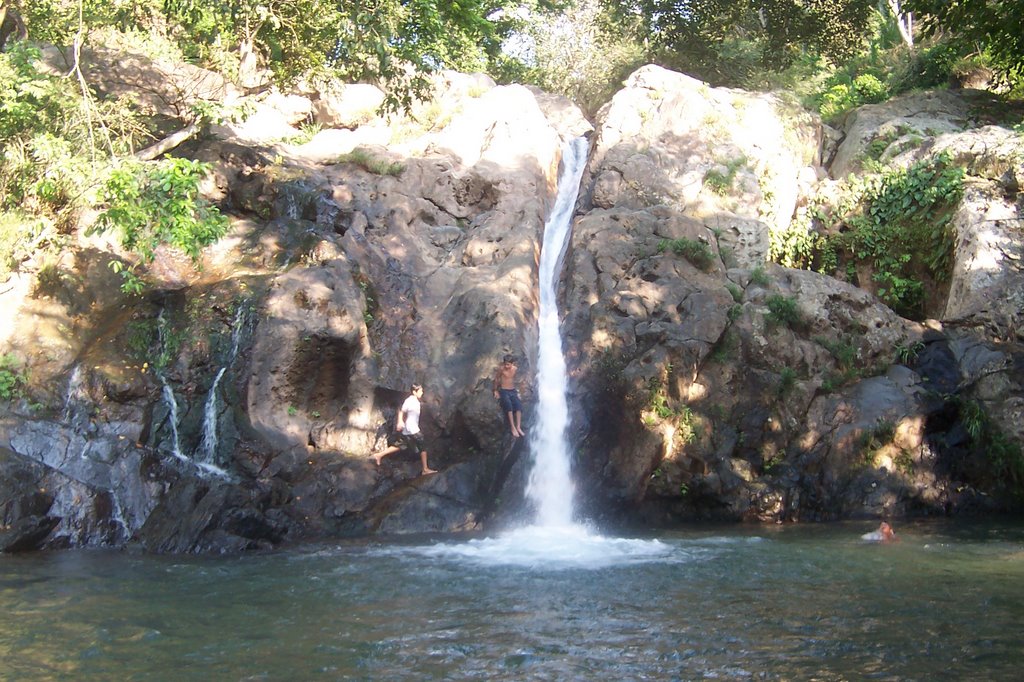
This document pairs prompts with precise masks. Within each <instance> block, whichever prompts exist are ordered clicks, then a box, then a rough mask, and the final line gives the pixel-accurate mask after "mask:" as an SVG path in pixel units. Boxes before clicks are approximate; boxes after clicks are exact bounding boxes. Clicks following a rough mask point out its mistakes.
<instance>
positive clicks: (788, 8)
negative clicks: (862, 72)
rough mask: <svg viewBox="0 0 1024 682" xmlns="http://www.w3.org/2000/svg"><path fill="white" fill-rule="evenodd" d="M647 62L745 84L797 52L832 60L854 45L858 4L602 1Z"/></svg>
mask: <svg viewBox="0 0 1024 682" xmlns="http://www.w3.org/2000/svg"><path fill="white" fill-rule="evenodd" d="M607 4H608V5H609V6H610V7H611V8H612V9H613V11H614V12H615V16H616V18H617V20H618V22H619V23H620V24H621V25H622V26H623V27H624V29H625V30H629V31H630V32H631V33H632V34H633V35H634V37H635V39H636V41H637V42H638V43H640V44H643V45H645V46H647V49H648V58H649V59H650V60H651V61H654V62H655V63H658V64H661V65H663V66H667V67H669V68H673V69H677V70H680V71H684V72H686V73H689V74H692V75H694V76H696V77H698V78H700V79H702V80H705V81H707V82H709V83H712V84H714V85H730V86H744V87H750V86H751V85H753V84H755V83H756V82H758V81H759V80H760V79H761V76H762V75H763V74H764V73H766V72H773V71H779V70H781V69H784V68H785V67H787V66H788V65H789V64H791V63H792V62H793V61H794V59H795V58H796V57H797V56H798V55H800V54H801V53H803V52H805V51H810V52H814V53H816V54H820V55H823V56H825V57H826V58H828V59H830V60H833V61H837V60H842V59H845V58H846V57H848V56H849V55H851V54H853V53H854V52H855V51H856V50H857V49H858V48H859V47H860V43H861V40H862V36H863V34H864V31H865V30H866V28H867V24H868V20H869V18H870V16H871V14H870V11H871V6H872V3H869V2H865V1H864V0H836V1H835V2H792V1H790V0H771V1H767V2H766V1H763V0H757V1H754V0H742V1H739V2H735V1H729V0H688V1H685V2H678V1H674V0H608V3H607Z"/></svg>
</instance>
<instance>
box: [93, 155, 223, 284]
mask: <svg viewBox="0 0 1024 682" xmlns="http://www.w3.org/2000/svg"><path fill="white" fill-rule="evenodd" d="M209 169H210V167H209V164H205V163H202V162H200V161H190V160H188V159H178V158H168V159H164V160H162V161H158V162H155V163H148V164H139V163H130V164H125V165H123V166H121V167H120V168H118V169H116V170H114V171H113V172H112V173H111V174H110V176H109V178H108V179H107V182H106V186H105V188H104V199H105V200H106V202H107V208H106V210H105V211H104V212H103V213H102V214H101V215H100V217H99V219H98V220H97V222H96V225H95V226H94V227H93V228H91V231H92V232H105V231H107V230H117V232H118V233H119V236H120V241H121V245H122V246H123V247H124V248H126V249H128V250H129V251H131V252H133V253H135V254H137V255H139V256H140V257H141V258H142V261H143V262H144V263H149V262H151V261H152V260H153V258H154V257H155V256H156V249H157V247H158V246H160V245H161V244H167V245H169V246H172V247H174V248H177V249H179V250H180V251H182V252H183V253H185V254H186V255H187V256H188V257H189V258H190V259H192V262H193V263H196V264H198V263H199V258H200V255H201V252H202V249H203V248H204V247H206V246H209V245H210V244H212V243H214V242H216V241H217V240H218V239H220V238H221V237H222V236H224V234H225V233H226V232H227V229H228V220H227V217H226V216H224V215H221V213H220V211H219V210H218V209H217V207H216V206H213V205H212V204H210V203H209V202H208V201H207V200H205V199H203V198H202V197H201V196H200V195H199V184H200V182H201V181H202V179H203V177H204V176H205V175H206V174H207V173H208V172H209ZM113 269H114V270H115V271H116V272H120V273H121V274H122V276H124V277H125V286H126V289H129V290H130V289H133V288H135V289H137V287H138V281H137V280H133V276H134V272H133V270H132V269H131V268H124V267H123V266H120V265H115V266H113ZM126 273H127V274H126Z"/></svg>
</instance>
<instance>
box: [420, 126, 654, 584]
mask: <svg viewBox="0 0 1024 682" xmlns="http://www.w3.org/2000/svg"><path fill="white" fill-rule="evenodd" d="M587 146H588V145H587V141H586V139H584V138H577V139H575V140H572V141H571V142H569V143H567V144H566V145H565V146H564V148H563V150H562V168H561V171H560V172H559V177H558V194H557V196H556V198H555V205H554V207H553V208H552V210H551V215H550V216H549V218H548V220H547V223H545V225H544V240H543V244H542V245H541V254H540V273H539V274H540V276H539V287H540V311H539V316H538V323H539V334H538V345H539V347H538V353H537V393H538V399H539V400H538V404H537V412H536V414H537V420H536V423H534V424H532V425H530V426H529V427H528V429H529V431H528V435H529V437H530V449H531V453H532V458H533V468H532V469H531V471H530V475H529V480H528V482H527V487H526V496H527V498H528V500H529V501H530V502H531V503H532V504H533V506H534V508H535V510H536V518H535V519H534V525H531V526H524V527H519V528H514V529H511V530H509V531H507V532H504V533H502V534H501V535H499V536H497V537H489V538H482V539H471V540H469V541H468V542H460V543H442V544H434V545H431V546H429V547H427V548H424V549H423V550H422V551H423V553H425V554H427V555H429V556H431V557H451V558H455V559H456V560H459V561H465V562H469V563H473V564H482V565H488V566H490V565H515V566H529V567H543V568H545V569H561V568H601V567H605V566H613V565H628V564H634V563H641V562H647V561H652V560H655V561H656V560H664V559H666V558H667V557H670V556H671V554H672V548H671V547H670V546H669V545H666V544H664V543H662V542H659V541H658V540H637V539H626V538H608V537H604V536H602V535H600V534H596V533H594V532H592V531H591V529H589V528H587V527H586V526H585V525H582V524H578V523H574V521H573V495H574V492H575V491H574V489H573V482H572V477H571V475H570V474H571V471H570V468H571V467H570V461H571V458H570V453H569V442H568V439H567V437H566V431H567V428H568V425H569V408H568V402H567V399H566V392H567V391H566V386H567V383H568V382H567V379H566V372H565V356H564V355H563V353H562V337H561V333H560V330H559V319H558V302H557V294H558V280H559V276H560V274H561V271H562V261H563V260H564V258H565V252H566V249H567V248H568V245H569V234H570V227H571V224H572V216H573V213H574V211H575V208H576V197H577V194H578V193H579V185H580V178H581V177H582V175H583V168H584V166H585V165H586V162H587Z"/></svg>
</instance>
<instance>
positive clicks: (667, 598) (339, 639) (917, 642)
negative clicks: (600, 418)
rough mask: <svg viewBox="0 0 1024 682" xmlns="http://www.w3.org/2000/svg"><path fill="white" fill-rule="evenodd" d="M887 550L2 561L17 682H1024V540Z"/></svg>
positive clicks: (672, 542)
mask: <svg viewBox="0 0 1024 682" xmlns="http://www.w3.org/2000/svg"><path fill="white" fill-rule="evenodd" d="M869 529H870V526H869V525H867V524H837V525H827V526H784V527H728V528H722V529H713V530H709V529H695V530H687V531H678V532H673V533H661V534H659V535H657V536H656V537H648V538H637V539H632V540H622V539H609V538H602V537H601V536H600V535H597V534H593V535H591V536H590V538H589V540H587V541H586V543H584V546H582V547H581V548H578V549H579V551H578V552H577V558H576V559H574V560H568V559H565V558H564V557H566V556H570V557H571V556H573V550H572V547H571V545H570V544H569V543H571V542H572V540H571V539H567V538H565V537H551V538H548V540H546V541H545V542H548V541H549V542H550V543H552V544H549V545H545V544H544V542H541V543H540V544H539V545H538V546H539V547H540V549H538V550H536V551H533V552H527V551H525V550H523V548H522V547H517V545H516V543H521V542H522V539H521V538H519V539H516V538H515V537H506V536H501V537H499V538H489V539H488V538H482V539H475V540H472V541H465V542H455V541H453V540H451V539H450V538H445V539H440V540H435V541H419V540H418V541H416V542H409V541H405V542H402V543H395V544H387V543H379V542H359V543H347V544H343V545H337V546H322V547H312V548H302V549H295V550H291V551H287V552H279V553H275V554H270V555H261V556H245V557H233V558H198V557H187V558H182V557H151V556H140V555H133V554H128V553H111V552H65V553H54V554H41V555H33V556H0V613H3V614H4V615H3V620H2V621H0V679H4V680H83V679H118V680H120V679H132V680H165V679H183V680H188V679H196V680H198V679H208V678H211V677H212V678H214V679H225V680H296V679H331V680H334V679H368V678H376V679H410V678H419V679H422V678H430V677H437V678H449V679H456V680H458V679H490V678H501V679H524V680H533V679H536V680H556V679H557V680H593V679H669V680H671V679H680V680H690V679H710V678H714V679H727V680H741V679H744V680H745V679H752V678H753V679H819V680H842V679H881V680H897V679H898V680H929V679H936V678H945V679H950V678H959V679H965V678H974V679H977V678H984V679H995V680H1011V679H1019V670H1020V666H1021V665H1022V664H1024V652H1022V648H1021V645H1020V632H1021V624H1022V622H1024V524H1020V523H984V524H978V523H976V524H962V523H961V524H953V523H936V522H933V523H921V524H916V525H912V526H904V527H902V528H897V532H898V533H899V536H900V541H899V542H897V543H895V544H890V545H877V544H869V543H864V542H862V541H861V540H860V539H859V536H860V534H861V533H863V532H865V531H866V530H869ZM587 543H589V544H587ZM517 552H518V554H517ZM550 557H554V558H555V559H556V560H551V561H549V560H548V559H549V558H550ZM558 557H562V559H560V560H558Z"/></svg>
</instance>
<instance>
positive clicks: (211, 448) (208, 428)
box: [195, 305, 245, 476]
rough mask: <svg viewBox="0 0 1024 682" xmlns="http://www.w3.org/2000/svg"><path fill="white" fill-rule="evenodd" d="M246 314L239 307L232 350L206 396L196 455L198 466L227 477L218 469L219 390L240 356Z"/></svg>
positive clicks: (233, 329) (233, 333) (232, 331)
mask: <svg viewBox="0 0 1024 682" xmlns="http://www.w3.org/2000/svg"><path fill="white" fill-rule="evenodd" d="M244 314H245V306H244V305H239V306H238V310H237V311H236V312H235V321H234V323H233V324H232V328H231V350H230V351H229V352H228V357H227V359H226V360H225V362H224V366H223V367H221V368H220V370H218V372H217V376H216V377H214V379H213V383H212V384H211V385H210V391H209V393H207V395H206V403H205V405H204V406H203V437H202V440H200V442H199V448H198V450H197V451H196V453H195V462H196V465H197V466H199V467H200V468H202V469H205V470H207V471H209V472H210V473H213V474H217V475H219V476H226V475H227V472H225V471H224V470H223V469H221V468H220V467H218V466H217V462H216V456H217V445H218V444H219V439H218V436H217V418H218V416H219V415H218V413H217V389H218V388H219V387H220V382H221V379H223V378H224V373H225V372H227V370H228V368H230V367H231V365H232V363H234V361H235V356H237V355H238V343H239V341H240V339H241V336H242V324H243V321H244Z"/></svg>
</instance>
